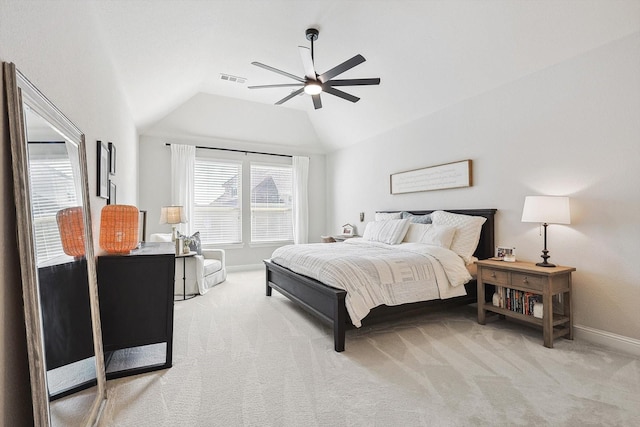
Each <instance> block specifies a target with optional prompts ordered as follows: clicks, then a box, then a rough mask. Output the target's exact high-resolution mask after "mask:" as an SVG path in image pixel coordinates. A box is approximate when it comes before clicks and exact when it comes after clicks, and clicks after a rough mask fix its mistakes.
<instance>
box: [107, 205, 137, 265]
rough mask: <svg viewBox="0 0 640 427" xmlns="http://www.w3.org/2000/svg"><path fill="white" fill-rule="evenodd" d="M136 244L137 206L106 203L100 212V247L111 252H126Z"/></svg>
mask: <svg viewBox="0 0 640 427" xmlns="http://www.w3.org/2000/svg"><path fill="white" fill-rule="evenodd" d="M136 246H138V208H136V207H135V206H130V205H107V206H105V207H104V208H102V211H101V213H100V247H101V248H102V249H104V250H105V251H107V252H109V253H112V254H128V253H129V252H130V251H131V249H134V248H135V247H136Z"/></svg>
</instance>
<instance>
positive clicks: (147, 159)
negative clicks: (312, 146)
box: [139, 135, 326, 266]
mask: <svg viewBox="0 0 640 427" xmlns="http://www.w3.org/2000/svg"><path fill="white" fill-rule="evenodd" d="M166 143H173V144H188V145H197V146H204V147H218V148H233V149H239V150H248V151H259V152H273V153H279V154H292V155H305V156H309V158H310V160H309V223H310V225H309V240H310V241H312V242H318V241H320V235H321V234H324V233H325V212H326V211H325V194H326V191H325V182H326V181H325V156H324V155H323V154H314V153H305V152H303V151H300V149H299V148H293V147H285V146H275V145H271V146H265V145H260V146H256V145H255V144H251V143H249V142H244V143H242V142H238V141H233V142H232V143H229V141H224V140H214V139H211V138H207V139H204V138H193V137H182V138H177V137H163V136H154V135H143V136H141V137H140V180H139V192H140V203H139V207H140V209H144V210H147V215H148V217H147V236H150V235H151V234H152V233H169V232H170V231H171V228H170V227H169V226H168V225H166V224H164V225H160V224H158V220H159V218H160V208H161V207H162V206H166V205H170V204H171V149H170V147H168V146H166V145H165V144H166ZM216 156H218V157H219V158H223V159H234V160H242V161H247V162H248V161H261V162H282V161H283V158H281V157H272V156H264V155H255V154H248V155H245V154H241V153H230V152H225V151H217V152H216ZM285 160H286V161H288V164H291V163H290V159H285ZM245 167H248V164H246V166H245ZM244 181H245V184H246V185H248V183H249V181H248V180H244ZM246 191H248V190H247V189H246V188H245V189H244V192H245V193H246ZM249 229H250V216H249V215H248V212H247V210H246V209H245V211H244V215H243V233H242V235H243V247H242V248H237V247H225V246H217V247H221V248H224V249H225V250H226V255H227V265H228V266H241V265H255V264H260V263H262V260H263V259H266V258H269V257H270V256H271V253H272V252H273V250H274V249H275V247H277V246H252V245H250V243H249V239H250V236H249V232H248V230H249ZM193 231H194V232H195V231H197V230H193Z"/></svg>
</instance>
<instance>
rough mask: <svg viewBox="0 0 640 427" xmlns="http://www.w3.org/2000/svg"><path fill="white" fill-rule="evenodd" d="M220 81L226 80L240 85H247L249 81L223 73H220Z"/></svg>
mask: <svg viewBox="0 0 640 427" xmlns="http://www.w3.org/2000/svg"><path fill="white" fill-rule="evenodd" d="M220 80H226V81H229V82H232V83H240V84H245V82H246V81H247V79H246V78H244V77H238V76H232V75H230V74H223V73H220Z"/></svg>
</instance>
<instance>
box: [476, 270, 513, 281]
mask: <svg viewBox="0 0 640 427" xmlns="http://www.w3.org/2000/svg"><path fill="white" fill-rule="evenodd" d="M482 280H483V281H485V282H488V283H492V284H494V285H508V284H509V273H508V272H506V271H502V270H494V269H493V268H483V269H482Z"/></svg>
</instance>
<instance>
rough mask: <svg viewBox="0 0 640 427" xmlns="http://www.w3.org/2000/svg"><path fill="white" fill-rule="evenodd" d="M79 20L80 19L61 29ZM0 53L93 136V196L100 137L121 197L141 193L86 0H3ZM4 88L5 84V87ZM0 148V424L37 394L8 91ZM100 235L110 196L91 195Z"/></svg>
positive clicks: (128, 131)
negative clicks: (113, 157)
mask: <svg viewBox="0 0 640 427" xmlns="http://www.w3.org/2000/svg"><path fill="white" fill-rule="evenodd" d="M64 16H71V17H73V18H74V20H75V22H74V25H65V26H64V27H62V28H61V27H60V25H59V22H67V21H66V20H65V19H62V17H64ZM0 23H1V24H0V59H1V60H2V61H7V62H13V63H15V64H16V66H17V68H18V69H20V70H21V71H22V72H23V73H24V74H25V75H26V76H27V78H28V79H29V80H30V81H31V82H32V83H34V84H35V85H36V86H37V87H38V88H39V89H40V90H41V91H42V92H43V93H44V94H45V96H47V97H48V98H49V99H50V100H51V101H52V102H53V103H54V104H55V105H56V106H57V107H58V108H59V109H60V110H61V111H62V112H63V113H65V115H66V116H67V117H68V118H69V119H70V120H71V121H72V122H73V123H75V124H76V126H78V127H79V128H80V129H81V130H82V131H83V132H84V133H85V134H86V140H87V163H88V172H89V184H90V192H91V194H96V140H106V141H112V142H114V143H115V144H116V146H117V148H118V171H117V175H116V176H115V182H116V183H117V185H118V198H119V200H118V201H119V202H125V203H135V202H136V199H137V187H136V181H137V163H138V162H137V133H136V129H135V126H134V124H133V122H132V120H131V118H130V114H129V108H128V105H127V102H126V100H125V98H124V95H123V93H122V91H121V90H120V88H119V85H118V82H117V81H116V80H115V77H114V76H115V72H114V70H113V68H112V65H111V63H110V62H109V61H108V60H107V58H106V57H105V55H104V49H103V46H102V45H101V43H100V42H99V40H98V38H97V35H96V32H95V28H96V25H94V22H93V16H92V14H91V12H90V10H89V9H88V8H87V4H86V3H84V2H37V3H36V2H11V3H10V4H9V3H7V2H4V1H3V2H2V4H1V5H0ZM2 93H3V94H4V89H3V91H2ZM2 100H3V102H2V117H3V125H2V147H0V198H2V200H3V210H2V212H1V213H0V230H1V232H2V235H3V236H4V237H3V238H2V239H1V240H0V242H1V243H0V249H1V250H2V253H3V254H4V255H3V256H2V257H1V258H0V271H1V272H2V274H0V313H2V314H1V321H0V366H2V371H3V375H0V425H15V426H21V425H30V424H32V423H33V419H32V415H31V403H30V402H31V400H30V389H29V373H28V367H27V360H26V342H25V337H24V317H23V309H22V291H21V279H20V267H19V259H18V256H17V252H16V249H15V248H16V247H17V243H16V242H15V230H16V219H15V209H14V206H15V205H14V204H13V202H12V200H13V180H12V174H11V155H10V151H9V142H8V135H7V131H6V129H5V127H6V125H7V118H6V117H7V116H6V109H5V106H4V96H3V97H2ZM90 203H91V207H92V216H93V219H94V222H93V228H94V235H95V236H96V239H97V236H98V233H97V230H98V222H99V214H100V209H101V207H102V206H104V204H105V201H104V200H103V199H99V198H98V197H96V196H93V197H92V198H91V200H90Z"/></svg>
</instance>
